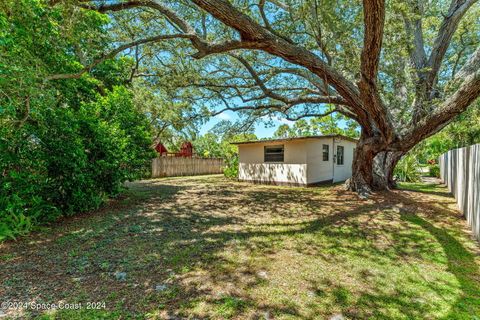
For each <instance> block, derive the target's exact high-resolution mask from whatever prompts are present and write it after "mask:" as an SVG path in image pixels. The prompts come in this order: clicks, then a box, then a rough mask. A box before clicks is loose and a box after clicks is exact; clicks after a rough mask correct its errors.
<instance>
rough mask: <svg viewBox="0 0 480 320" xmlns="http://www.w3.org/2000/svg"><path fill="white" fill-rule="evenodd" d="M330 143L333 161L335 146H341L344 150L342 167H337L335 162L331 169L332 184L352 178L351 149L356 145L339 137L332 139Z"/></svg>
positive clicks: (335, 151)
mask: <svg viewBox="0 0 480 320" xmlns="http://www.w3.org/2000/svg"><path fill="white" fill-rule="evenodd" d="M332 140H333V139H332ZM332 143H333V145H334V148H333V149H334V154H335V159H336V153H337V146H343V147H344V148H345V149H344V161H343V165H337V163H336V161H335V165H334V167H333V182H339V181H345V180H347V179H348V178H350V177H351V176H352V163H353V149H354V148H355V147H356V146H357V144H356V143H355V142H352V141H349V140H345V139H342V138H339V137H336V138H334V141H333V142H332Z"/></svg>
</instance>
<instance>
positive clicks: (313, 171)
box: [234, 135, 357, 186]
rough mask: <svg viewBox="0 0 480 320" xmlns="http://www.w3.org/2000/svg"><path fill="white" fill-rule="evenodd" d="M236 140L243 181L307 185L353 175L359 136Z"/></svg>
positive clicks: (241, 179) (240, 178)
mask: <svg viewBox="0 0 480 320" xmlns="http://www.w3.org/2000/svg"><path fill="white" fill-rule="evenodd" d="M234 144H235V145H237V146H238V154H239V168H238V179H239V180H240V181H250V182H255V183H266V184H280V185H281V184H285V185H300V186H306V185H315V184H320V183H328V182H338V181H345V180H347V179H348V178H350V177H351V175H352V161H353V153H354V151H355V147H356V145H357V140H356V139H353V138H349V137H346V136H342V135H323V136H308V137H299V138H285V139H272V140H258V141H245V142H237V143H234Z"/></svg>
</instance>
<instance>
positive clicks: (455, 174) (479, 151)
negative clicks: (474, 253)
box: [440, 144, 480, 240]
mask: <svg viewBox="0 0 480 320" xmlns="http://www.w3.org/2000/svg"><path fill="white" fill-rule="evenodd" d="M440 177H441V179H442V180H443V182H444V183H445V184H446V185H447V186H448V190H450V192H452V193H453V195H454V196H455V199H456V200H457V203H458V207H459V208H460V210H461V211H462V213H463V215H464V216H465V218H466V219H467V221H468V224H469V225H470V226H471V228H472V230H473V233H474V234H475V237H476V238H477V239H478V240H480V144H477V145H473V146H470V147H466V148H461V149H454V150H450V151H448V152H447V153H444V154H443V155H441V156H440Z"/></svg>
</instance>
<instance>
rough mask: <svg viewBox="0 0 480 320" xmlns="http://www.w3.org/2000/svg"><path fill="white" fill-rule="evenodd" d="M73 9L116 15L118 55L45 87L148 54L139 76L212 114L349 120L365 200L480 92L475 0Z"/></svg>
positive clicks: (260, 0)
mask: <svg viewBox="0 0 480 320" xmlns="http://www.w3.org/2000/svg"><path fill="white" fill-rule="evenodd" d="M62 3H63V1H58V0H53V1H51V5H58V4H60V5H62ZM63 4H64V3H63ZM69 4H70V2H69ZM74 5H75V6H76V7H78V8H81V9H80V10H95V11H99V12H102V13H105V14H108V15H109V16H110V17H111V19H112V23H111V25H112V29H111V30H109V31H110V32H112V34H114V36H116V37H118V39H117V41H116V42H115V43H113V44H112V51H110V52H106V53H104V54H102V55H100V56H94V57H93V56H92V57H89V58H88V57H87V58H85V57H83V58H84V59H83V60H84V61H83V62H82V63H83V66H84V67H83V68H82V69H81V70H80V71H79V72H78V73H76V74H52V75H51V76H49V77H48V78H47V80H58V79H66V78H77V77H80V76H82V74H83V73H85V72H88V71H90V70H92V69H94V68H95V66H96V65H98V64H99V63H101V62H102V61H104V60H105V59H109V58H111V57H113V56H115V55H117V54H118V53H120V52H123V51H125V50H128V49H131V48H136V50H138V48H139V47H140V46H141V47H142V52H143V53H144V54H143V55H142V57H144V59H143V60H142V61H141V63H137V66H136V69H135V70H132V74H135V76H138V77H146V78H148V79H149V81H151V82H152V83H155V81H157V83H158V84H162V85H165V86H167V87H169V86H170V87H172V86H174V88H172V90H174V91H176V92H177V95H176V97H175V99H185V100H188V99H190V101H191V102H192V103H193V104H195V103H198V104H199V105H202V104H203V105H204V106H205V105H206V106H207V107H208V109H210V110H209V112H211V113H212V114H217V113H219V112H223V111H225V110H232V111H237V112H239V113H241V114H242V115H243V116H244V117H245V119H246V120H247V121H246V122H247V123H248V120H252V119H253V120H254V119H258V118H259V117H265V116H272V115H273V116H282V117H285V118H287V119H291V120H295V119H300V118H303V117H309V116H322V115H328V114H331V113H332V112H338V113H341V114H343V115H345V116H347V117H349V118H351V119H354V120H355V121H357V122H358V124H359V125H360V127H361V136H360V140H359V143H358V147H357V148H356V153H355V155H354V162H353V176H352V178H351V179H350V181H349V182H348V185H349V188H350V189H352V190H356V191H358V192H359V193H360V194H362V195H365V194H368V193H369V192H370V191H371V190H374V189H386V188H390V187H393V186H394V181H393V177H392V175H393V168H394V167H395V165H396V163H397V162H398V160H399V159H400V158H401V157H402V156H403V155H404V154H405V153H406V152H408V151H409V150H410V149H411V148H413V147H414V146H415V145H416V144H418V143H419V142H420V141H422V140H424V139H425V138H427V137H429V136H431V135H433V134H435V133H437V132H438V131H439V130H441V129H442V128H444V127H445V126H446V125H447V124H448V123H450V122H451V121H452V120H453V119H454V118H455V117H456V116H457V115H459V114H460V113H462V112H464V111H465V110H466V109H467V108H468V107H469V106H470V105H472V104H473V103H474V102H475V100H476V99H477V97H478V96H479V94H480V47H479V43H480V41H479V34H480V27H479V26H480V18H479V17H480V9H479V6H478V3H477V1H476V0H450V1H444V0H437V1H433V0H432V1H427V2H425V1H419V0H403V1H401V0H392V1H384V0H363V1H362V2H359V1H351V0H350V1H342V0H338V1H327V0H305V1H294V0H290V1H283V0H255V1H250V0H234V1H227V0H190V1H187V0H183V1H161V0H133V1H127V0H125V1H122V0H118V1H116V0H115V1H95V0H92V1H85V0H78V1H76V2H74ZM187 55H188V56H190V60H188V59H186V58H185V57H186V56H187ZM137 61H138V60H137ZM193 61H197V62H193ZM167 70H170V71H167ZM179 74H180V75H181V76H183V79H184V80H183V81H180V82H179V81H178V76H179ZM176 79H177V80H176ZM218 105H221V106H222V107H218Z"/></svg>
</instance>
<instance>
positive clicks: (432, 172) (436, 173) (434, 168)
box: [428, 164, 440, 178]
mask: <svg viewBox="0 0 480 320" xmlns="http://www.w3.org/2000/svg"><path fill="white" fill-rule="evenodd" d="M428 175H429V176H430V177H435V178H440V167H439V166H438V164H432V165H429V166H428Z"/></svg>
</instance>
